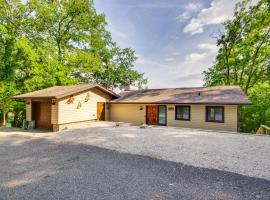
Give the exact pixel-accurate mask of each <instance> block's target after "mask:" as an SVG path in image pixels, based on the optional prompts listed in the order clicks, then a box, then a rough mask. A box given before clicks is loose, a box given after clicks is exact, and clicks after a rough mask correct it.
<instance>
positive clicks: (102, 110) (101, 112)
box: [97, 102, 105, 121]
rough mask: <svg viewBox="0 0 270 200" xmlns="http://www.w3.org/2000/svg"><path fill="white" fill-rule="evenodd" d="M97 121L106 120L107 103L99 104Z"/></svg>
mask: <svg viewBox="0 0 270 200" xmlns="http://www.w3.org/2000/svg"><path fill="white" fill-rule="evenodd" d="M97 120H100V121H104V120H105V103H103V102H98V103H97Z"/></svg>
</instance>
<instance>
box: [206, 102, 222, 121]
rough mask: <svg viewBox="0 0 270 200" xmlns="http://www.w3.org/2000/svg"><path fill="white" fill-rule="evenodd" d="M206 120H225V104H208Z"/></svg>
mask: <svg viewBox="0 0 270 200" xmlns="http://www.w3.org/2000/svg"><path fill="white" fill-rule="evenodd" d="M206 121H208V122H224V107H223V106H207V107H206Z"/></svg>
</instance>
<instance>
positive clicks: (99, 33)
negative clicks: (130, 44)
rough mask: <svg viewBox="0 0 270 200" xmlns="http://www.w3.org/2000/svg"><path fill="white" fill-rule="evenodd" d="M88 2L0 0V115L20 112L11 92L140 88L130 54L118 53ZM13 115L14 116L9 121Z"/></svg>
mask: <svg viewBox="0 0 270 200" xmlns="http://www.w3.org/2000/svg"><path fill="white" fill-rule="evenodd" d="M106 25H107V23H106V20H105V17H104V15H102V14H97V13H96V10H95V8H94V3H93V1H92V0H90V1H89V0H66V1H60V0H55V1H46V0H29V1H21V0H8V1H7V0H0V113H1V115H2V119H4V116H5V114H6V113H7V112H9V111H11V110H13V111H14V110H15V111H17V112H16V113H17V114H18V113H21V112H22V107H21V106H18V104H16V103H14V102H13V101H12V100H11V98H10V97H11V96H12V95H14V94H17V93H22V92H29V91H33V90H36V89H42V88H46V87H50V86H54V85H69V84H78V83H99V84H101V85H103V86H104V87H106V88H122V87H124V86H127V85H130V84H133V85H138V86H142V85H144V84H146V79H145V78H144V77H143V74H141V73H139V72H137V71H136V70H134V69H133V63H134V61H135V60H136V57H135V55H134V51H133V50H131V49H129V48H125V49H121V48H120V47H118V46H117V44H116V43H115V42H113V41H112V38H111V35H110V33H109V32H108V31H107V30H106ZM16 117H18V116H15V118H16Z"/></svg>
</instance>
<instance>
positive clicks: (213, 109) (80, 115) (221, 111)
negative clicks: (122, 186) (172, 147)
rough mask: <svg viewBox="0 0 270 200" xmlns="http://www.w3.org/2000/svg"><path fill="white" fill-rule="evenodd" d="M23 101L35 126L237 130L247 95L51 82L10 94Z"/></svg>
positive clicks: (234, 90) (229, 90)
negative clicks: (104, 124)
mask: <svg viewBox="0 0 270 200" xmlns="http://www.w3.org/2000/svg"><path fill="white" fill-rule="evenodd" d="M14 99H21V100H24V101H25V102H26V120H27V121H35V127H36V128H43V129H48V130H53V131H58V130H62V129H63V128H64V127H66V126H67V125H68V124H72V123H77V122H82V121H89V120H107V121H116V122H128V123H132V124H134V125H140V124H149V125H160V126H176V127H189V128H199V129H212V130H222V131H233V132H237V131H238V130H239V107H240V106H243V105H248V104H250V103H251V102H250V100H249V99H248V98H247V96H246V95H245V93H244V92H243V91H242V90H241V88H240V87H239V86H219V87H192V88H165V89H142V90H131V91H124V92H122V93H120V94H115V93H114V92H112V91H110V90H108V89H106V88H104V87H102V86H100V85H90V84H84V85H75V86H55V87H51V88H47V89H43V90H38V91H35V92H30V93H26V94H22V95H18V96H15V97H14Z"/></svg>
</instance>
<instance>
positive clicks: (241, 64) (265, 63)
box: [204, 0, 270, 92]
mask: <svg viewBox="0 0 270 200" xmlns="http://www.w3.org/2000/svg"><path fill="white" fill-rule="evenodd" d="M249 3H250V1H249V0H246V1H243V2H242V3H239V4H237V6H236V11H235V14H234V18H233V19H232V20H230V21H228V22H226V23H225V24H224V26H225V32H224V33H222V34H221V35H220V36H219V38H218V40H217V45H218V46H219V52H218V55H217V57H216V62H215V65H214V66H213V67H211V68H209V69H208V70H207V71H205V72H204V75H205V79H204V80H205V85H210V86H211V85H240V86H241V87H242V88H243V89H244V90H245V92H248V90H249V89H250V88H251V87H253V86H254V85H256V84H257V83H260V82H264V81H266V80H268V79H269V76H267V73H266V72H267V70H268V71H269V66H270V48H269V46H270V2H269V1H267V0H260V1H259V2H258V4H257V5H255V6H252V7H250V6H249Z"/></svg>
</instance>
